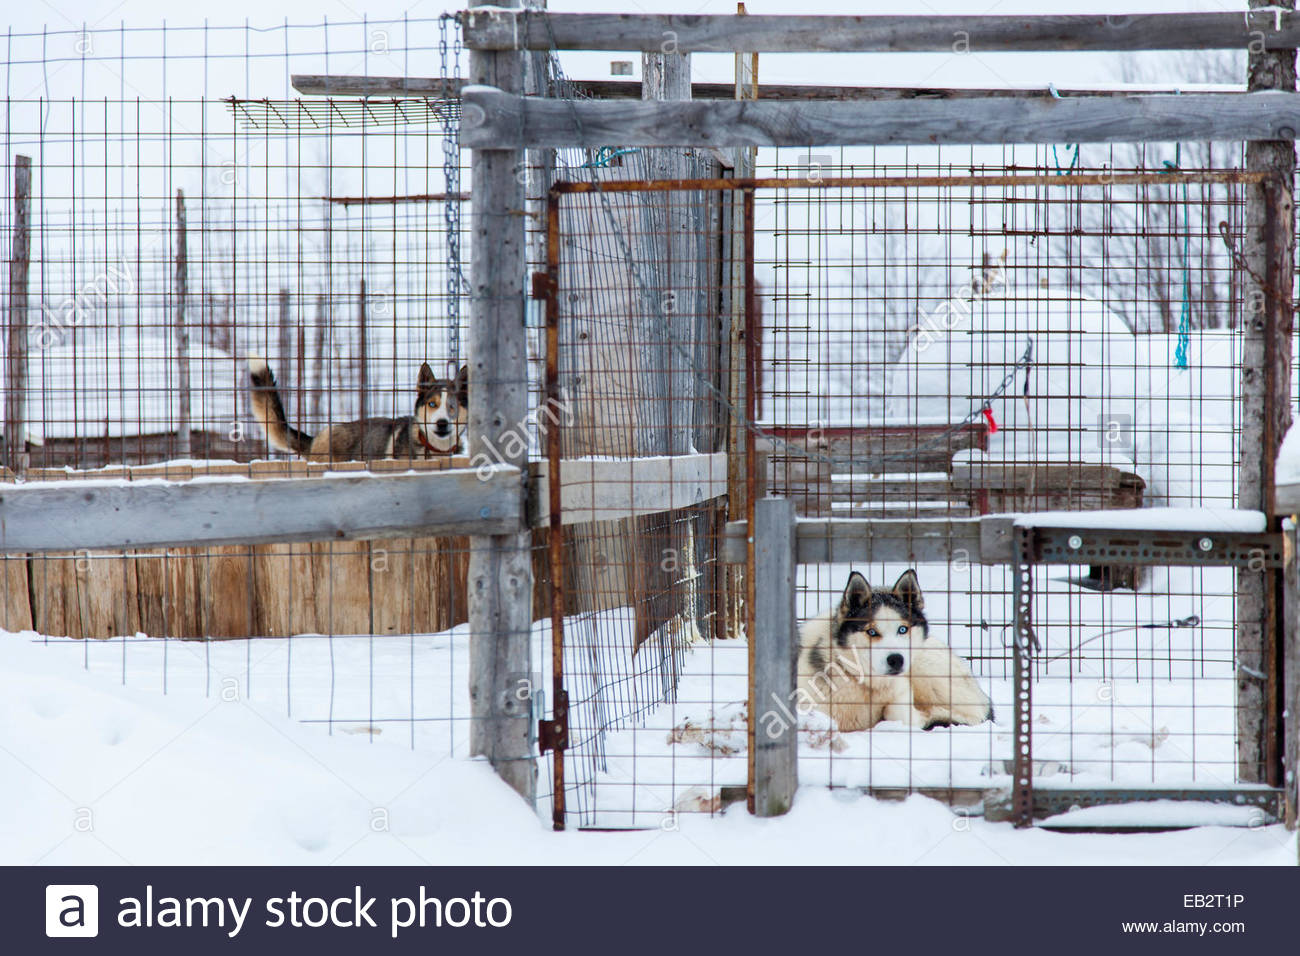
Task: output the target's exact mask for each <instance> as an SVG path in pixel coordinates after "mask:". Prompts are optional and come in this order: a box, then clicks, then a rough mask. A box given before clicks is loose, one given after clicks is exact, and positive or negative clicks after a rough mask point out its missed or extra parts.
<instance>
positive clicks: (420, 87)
mask: <svg viewBox="0 0 1300 956" xmlns="http://www.w3.org/2000/svg"><path fill="white" fill-rule="evenodd" d="M291 82H292V83H293V88H294V89H295V90H297V91H298V92H299V93H301V94H302V95H303V96H375V97H408V96H417V97H429V98H432V99H453V100H454V99H459V98H460V91H461V88H462V87H463V86H464V85H465V81H464V80H462V79H457V78H451V77H447V78H444V77H438V76H348V75H343V74H335V75H318V74H300V73H295V74H294V75H293V77H292V79H291ZM572 82H573V86H574V88H575V89H577V90H578V92H580V93H583V94H585V95H586V96H589V97H594V98H596V99H601V100H639V99H641V84H640V83H638V82H636V81H635V80H573V81H572ZM1244 90H1245V86H1242V87H1241V88H1240V89H1226V88H1222V89H1200V88H1198V89H1196V90H1194V92H1196V93H1198V94H1205V95H1214V96H1229V95H1231V94H1232V93H1236V92H1242V91H1244ZM734 92H735V84H734V83H704V82H695V83H692V84H691V97H690V98H691V99H695V100H733V99H737V97H736V96H735V95H734ZM1188 92H1192V90H1189V89H1188V88H1187V87H1186V86H1181V87H1175V86H1173V85H1169V86H1161V85H1155V84H1142V85H1134V86H1133V87H1131V88H1129V89H1124V88H1117V87H1106V88H1088V87H1058V88H1055V89H1051V88H1049V87H1047V86H1032V87H1031V86H1019V87H1011V86H1008V87H982V88H978V89H976V88H973V87H943V86H833V85H826V84H818V85H803V84H798V83H765V84H760V85H759V87H758V96H757V99H760V100H778V101H780V100H796V101H799V102H805V101H808V100H968V99H973V98H974V99H979V98H983V97H1024V98H1026V99H1054V98H1056V97H1064V98H1067V99H1068V98H1070V97H1075V96H1136V95H1148V96H1149V95H1154V94H1163V93H1168V94H1174V93H1188ZM751 98H752V97H751ZM335 201H337V200H335Z"/></svg>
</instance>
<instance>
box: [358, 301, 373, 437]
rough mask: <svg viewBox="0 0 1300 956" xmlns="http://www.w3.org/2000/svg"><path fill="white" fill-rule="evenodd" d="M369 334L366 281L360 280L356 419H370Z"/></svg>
mask: <svg viewBox="0 0 1300 956" xmlns="http://www.w3.org/2000/svg"><path fill="white" fill-rule="evenodd" d="M369 338H370V332H369V330H368V329H367V328H366V280H365V278H364V277H363V278H362V279H361V292H360V294H359V295H358V296H357V407H358V408H359V409H360V412H358V414H357V417H358V418H369V417H370V397H369V395H368V394H367V392H369V390H370V357H369V355H368V354H367V348H366V345H367V340H368V339H369Z"/></svg>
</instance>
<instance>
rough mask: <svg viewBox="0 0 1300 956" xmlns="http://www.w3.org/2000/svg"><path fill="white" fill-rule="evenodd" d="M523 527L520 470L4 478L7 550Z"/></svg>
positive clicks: (2, 536)
mask: <svg viewBox="0 0 1300 956" xmlns="http://www.w3.org/2000/svg"><path fill="white" fill-rule="evenodd" d="M522 526H523V510H522V508H521V507H520V501H519V469H517V468H511V467H507V466H496V467H493V468H489V469H484V470H483V471H482V472H481V473H480V471H479V470H478V469H470V468H457V469H448V470H446V471H438V472H431V473H426V474H399V475H375V474H362V475H356V476H348V477H330V478H289V479H266V480H251V481H250V480H246V479H238V478H221V479H212V480H203V481H134V482H120V483H119V482H113V483H109V482H95V481H57V482H56V481H51V482H27V483H24V484H0V553H34V552H41V551H71V550H80V549H83V548H85V549H97V548H150V547H171V546H176V547H203V546H207V545H223V544H250V545H251V544H268V543H272V542H279V541H342V540H367V539H377V538H410V537H416V536H421V535H453V534H470V533H474V534H483V533H486V532H492V533H497V534H503V533H505V532H507V531H513V530H516V529H518V528H520V527H522Z"/></svg>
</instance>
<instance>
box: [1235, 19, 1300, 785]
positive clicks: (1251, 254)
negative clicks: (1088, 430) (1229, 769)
mask: <svg viewBox="0 0 1300 956" xmlns="http://www.w3.org/2000/svg"><path fill="white" fill-rule="evenodd" d="M1250 5H1251V6H1252V7H1257V6H1262V5H1263V3H1262V0H1251V2H1250ZM1277 6H1278V7H1294V6H1295V0H1281V2H1280V3H1278V4H1277ZM1272 9H1276V8H1270V12H1271V10H1272ZM1279 16H1286V17H1289V16H1291V14H1289V13H1287V14H1281V13H1279ZM1246 85H1247V88H1248V89H1249V90H1251V91H1252V92H1251V93H1249V94H1247V95H1248V96H1259V97H1275V96H1294V95H1295V89H1296V56H1295V50H1293V49H1290V50H1267V49H1258V48H1256V47H1253V46H1252V47H1251V49H1250V55H1249V58H1248V61H1247V76H1246ZM1247 139H1250V140H1252V142H1248V143H1247V144H1246V168H1247V169H1248V170H1250V171H1252V172H1256V173H1265V174H1267V175H1268V176H1269V177H1270V179H1269V180H1268V181H1267V182H1265V183H1264V184H1262V185H1261V186H1258V187H1256V188H1254V189H1251V190H1249V191H1248V192H1247V193H1246V208H1245V235H1244V236H1243V240H1242V255H1243V256H1244V260H1245V261H1244V266H1245V268H1244V269H1242V276H1241V282H1242V291H1243V297H1242V302H1243V303H1244V315H1243V316H1242V317H1241V320H1240V328H1241V331H1242V332H1243V333H1244V334H1243V337H1242V354H1241V392H1242V404H1241V466H1240V472H1239V474H1238V476H1237V507H1238V508H1246V509H1251V510H1255V511H1263V512H1264V513H1265V515H1268V516H1269V518H1270V519H1271V520H1270V526H1269V530H1278V527H1279V526H1278V524H1277V520H1276V519H1275V518H1274V515H1276V514H1277V512H1276V510H1275V509H1276V502H1275V501H1274V481H1275V468H1274V463H1275V461H1276V458H1277V450H1278V447H1279V446H1280V444H1281V442H1282V436H1283V435H1285V434H1286V431H1287V427H1288V426H1289V425H1290V423H1291V327H1292V323H1293V321H1294V304H1293V302H1292V294H1291V287H1292V284H1293V281H1294V265H1293V263H1294V260H1295V228H1296V220H1295V209H1294V203H1293V198H1292V187H1293V183H1294V181H1295V172H1296V154H1295V142H1294V139H1295V136H1294V134H1293V135H1291V136H1283V135H1268V134H1266V133H1265V134H1261V135H1258V136H1251V137H1247ZM1282 610H1283V608H1282V595H1281V593H1280V582H1279V580H1278V577H1277V575H1276V574H1275V573H1273V572H1270V571H1261V570H1247V569H1243V570H1242V571H1241V572H1239V574H1238V579H1237V613H1236V621H1237V633H1236V648H1235V657H1236V661H1237V708H1236V715H1237V776H1238V780H1239V781H1243V782H1246V781H1248V782H1252V783H1270V784H1277V783H1278V782H1279V774H1280V771H1281V754H1280V742H1281V733H1280V728H1281V716H1280V714H1279V713H1278V703H1279V698H1280V696H1281V695H1280V690H1279V679H1280V668H1279V662H1278V652H1279V647H1278V643H1279V640H1278V638H1279V632H1280V630H1281V628H1280V624H1281V614H1282Z"/></svg>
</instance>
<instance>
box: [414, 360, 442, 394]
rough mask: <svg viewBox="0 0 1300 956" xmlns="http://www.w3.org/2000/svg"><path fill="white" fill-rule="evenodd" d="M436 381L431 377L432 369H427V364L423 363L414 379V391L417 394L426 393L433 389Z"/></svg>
mask: <svg viewBox="0 0 1300 956" xmlns="http://www.w3.org/2000/svg"><path fill="white" fill-rule="evenodd" d="M435 382H437V379H436V378H434V376H433V369H431V368H429V363H428V362H425V363H424V364H423V365H421V366H420V374H419V375H418V376H416V379H415V390H416V391H417V392H427V391H428V390H429V389H431V388H433V386H434V383H435Z"/></svg>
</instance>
